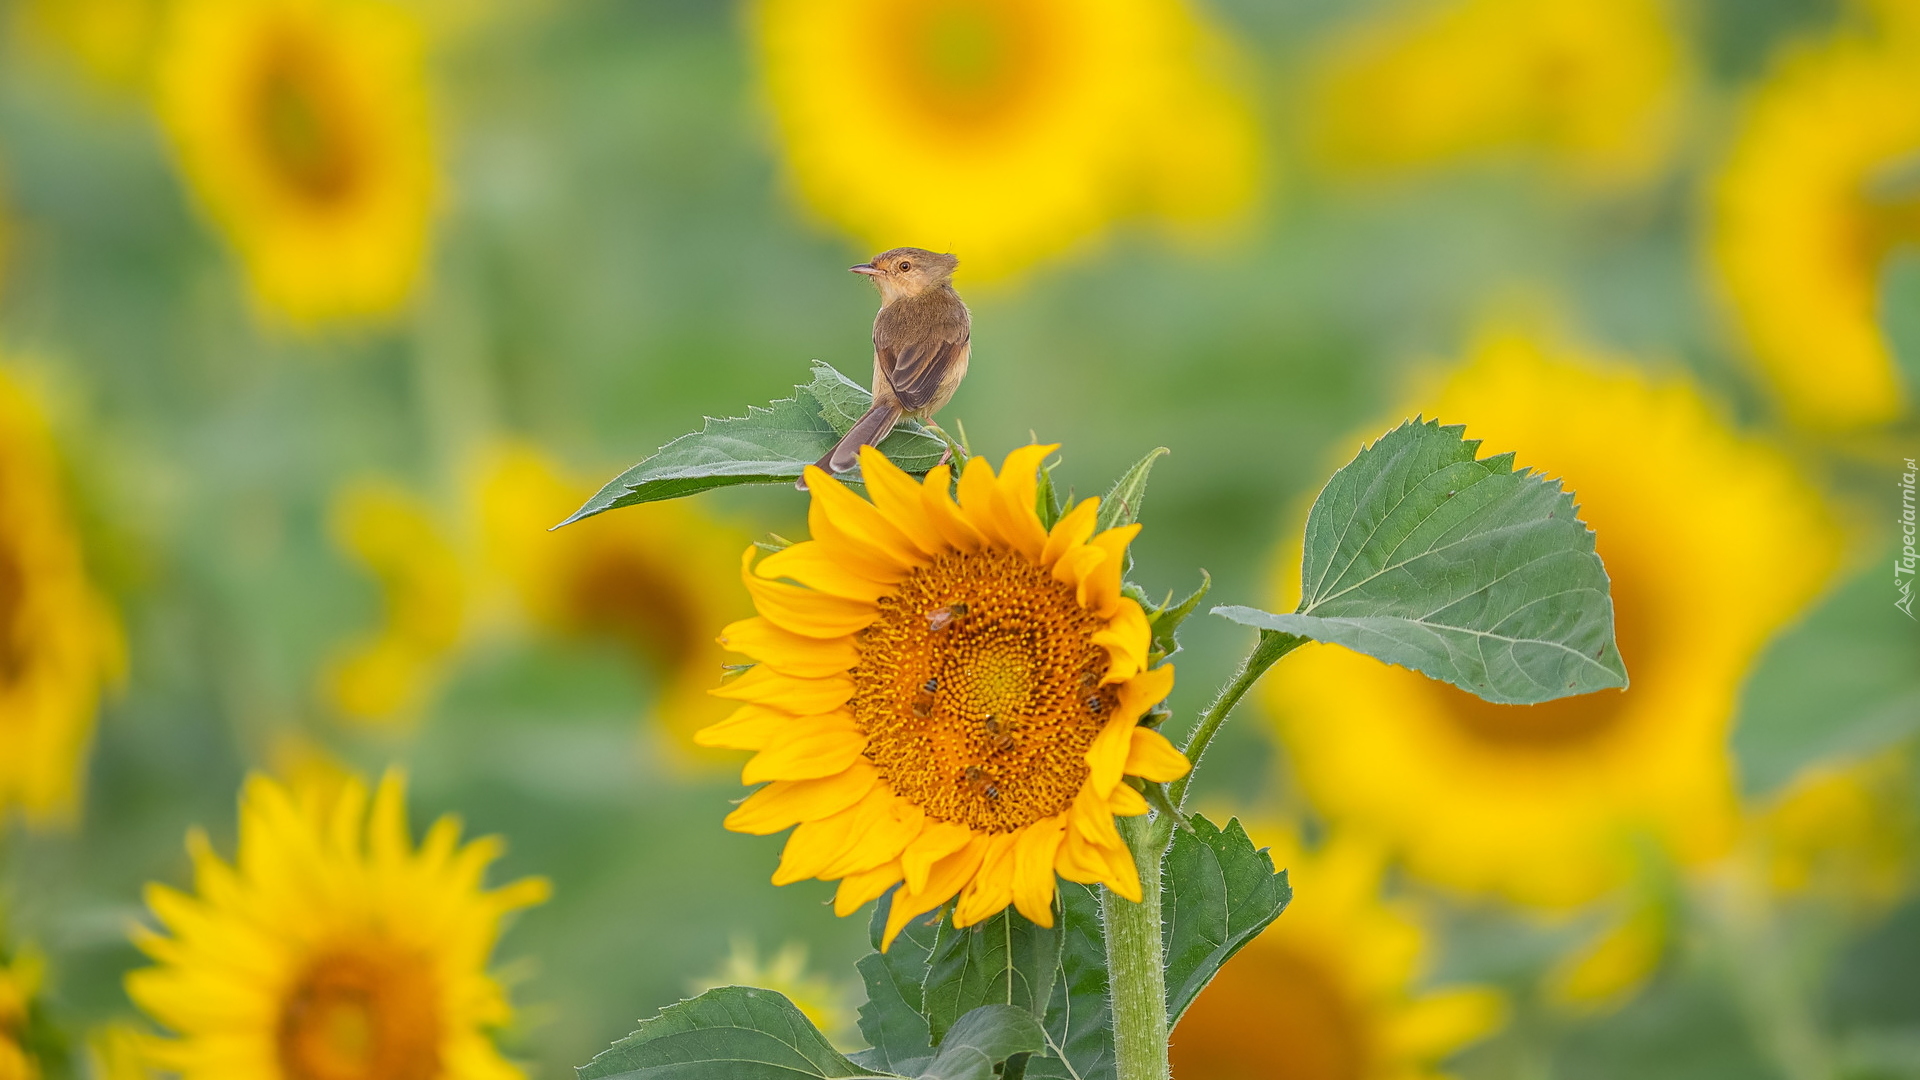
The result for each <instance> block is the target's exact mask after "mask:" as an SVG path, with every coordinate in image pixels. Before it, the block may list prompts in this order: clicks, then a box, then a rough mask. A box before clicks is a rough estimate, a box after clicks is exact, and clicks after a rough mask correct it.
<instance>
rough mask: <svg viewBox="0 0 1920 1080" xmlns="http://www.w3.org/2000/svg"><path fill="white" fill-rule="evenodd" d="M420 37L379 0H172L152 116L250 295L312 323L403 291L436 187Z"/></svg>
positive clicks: (359, 312) (398, 297) (381, 303)
mask: <svg viewBox="0 0 1920 1080" xmlns="http://www.w3.org/2000/svg"><path fill="white" fill-rule="evenodd" d="M424 49H425V46H424V43H423V41H422V35H421V33H420V30H419V27H418V26H417V25H416V22H415V20H414V19H413V18H412V17H411V16H410V15H409V14H407V13H406V11H405V10H403V9H402V8H399V7H396V6H393V5H392V4H389V3H385V2H382V0H178V3H177V4H176V5H175V7H174V11H173V15H172V19H171V27H170V32H169V33H168V35H167V40H166V43H165V46H164V48H163V50H162V54H161V56H160V58H159V61H158V76H157V81H158V90H157V100H158V109H159V113H160V118H161V120H162V121H163V122H164V124H165V126H166V129H167V131H168V133H169V135H171V137H172V141H173V145H174V151H175V155H176V157H177V159H178V160H179V163H180V167H181V170H182V171H183V172H184V174H185V176H186V179H187V182H188V185H189V187H191V188H192V190H193V193H194V195H195V196H196V197H197V198H198V200H199V202H200V204H201V205H202V207H203V208H204V209H205V211H206V212H207V214H208V216H209V217H211V218H212V219H213V220H214V222H215V223H217V224H218V225H219V227H220V229H221V231H222V232H224V233H225V234H226V236H227V239H228V240H229V241H230V242H231V243H232V245H233V247H234V248H235V250H236V251H238V253H239V255H240V259H241V261H242V262H243V263H244V264H245V266H246V270H247V277H248V280H249V282H250V284H251V286H252V290H253V294H254V297H255V298H256V300H257V301H258V302H259V303H260V305H261V306H262V307H264V308H266V309H268V310H270V311H273V312H275V313H278V314H279V315H282V316H284V317H286V318H287V319H289V320H291V321H293V322H294V323H297V324H312V323H316V322H320V321H323V320H328V319H354V318H368V317H377V316H381V315H386V314H390V313H392V312H393V311H395V310H396V309H398V308H399V307H401V306H402V305H403V304H404V303H405V302H406V300H407V298H408V296H409V295H410V294H411V293H412V291H413V289H414V286H415V284H416V282H417V280H418V278H419V277H420V274H421V268H422V265H423V263H424V261H425V257H426V250H427V234H428V230H429V226H430V224H431V222H430V219H431V217H432V214H433V208H434V202H435V198H436V186H437V184H436V179H435V174H434V164H433V147H432V132H431V126H430V124H429V118H428V102H427V85H426V84H427V73H426V58H425V55H424Z"/></svg>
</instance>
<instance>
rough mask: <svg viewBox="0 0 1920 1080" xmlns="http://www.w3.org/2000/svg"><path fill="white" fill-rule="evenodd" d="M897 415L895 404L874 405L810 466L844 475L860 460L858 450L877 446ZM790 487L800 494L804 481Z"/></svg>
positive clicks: (896, 420)
mask: <svg viewBox="0 0 1920 1080" xmlns="http://www.w3.org/2000/svg"><path fill="white" fill-rule="evenodd" d="M901 415H902V413H901V410H900V406H898V405H883V404H876V405H874V407H873V408H871V409H868V410H867V414H866V415H865V416H862V417H861V418H860V419H858V420H855V421H854V422H853V427H851V428H849V429H847V433H846V434H845V435H842V436H840V441H839V442H837V443H834V444H833V449H831V450H829V451H827V452H826V454H825V455H824V456H823V457H821V459H820V460H819V461H817V462H815V463H814V464H816V465H818V466H819V467H820V468H821V469H824V470H826V471H827V472H829V473H843V472H846V471H847V470H848V469H851V468H853V466H854V465H855V464H856V463H857V462H858V461H859V460H860V448H861V447H863V446H878V445H880V441H881V440H882V439H885V438H886V437H887V436H888V435H889V434H891V433H892V431H893V425H895V424H897V423H899V422H900V417H901ZM794 486H795V487H797V488H799V489H800V490H801V491H805V490H807V478H806V477H804V476H803V477H801V478H800V479H799V480H798V481H797V482H795V484H794Z"/></svg>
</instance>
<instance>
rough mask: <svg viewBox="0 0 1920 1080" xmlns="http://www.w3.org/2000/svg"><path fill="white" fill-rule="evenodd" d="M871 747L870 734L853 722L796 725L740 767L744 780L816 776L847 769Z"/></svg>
mask: <svg viewBox="0 0 1920 1080" xmlns="http://www.w3.org/2000/svg"><path fill="white" fill-rule="evenodd" d="M866 748H867V737H866V736H865V735H862V734H861V733H860V730H859V729H858V728H856V727H854V726H853V725H852V724H851V723H831V724H817V725H806V726H802V725H797V724H796V725H794V727H793V728H790V729H788V732H783V733H782V735H781V737H780V738H778V739H776V740H775V741H773V742H771V743H769V744H767V748H766V749H764V750H762V751H760V752H759V753H757V754H755V755H753V757H752V758H751V759H750V760H748V762H747V764H746V767H745V768H743V769H741V770H740V782H741V783H743V784H758V783H761V782H762V781H766V780H815V779H818V778H820V777H823V776H833V775H835V774H837V773H842V772H845V771H846V770H847V767H848V766H850V765H852V764H853V763H854V762H855V761H857V760H859V758H860V751H862V750H865V749H866Z"/></svg>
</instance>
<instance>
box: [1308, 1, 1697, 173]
mask: <svg viewBox="0 0 1920 1080" xmlns="http://www.w3.org/2000/svg"><path fill="white" fill-rule="evenodd" d="M1327 56H1328V59H1327V61H1326V63H1325V65H1324V67H1323V70H1322V71H1321V73H1320V75H1319V79H1318V85H1317V87H1316V91H1315V109H1314V113H1315V115H1314V124H1315V131H1314V140H1315V144H1316V148H1317V152H1318V154H1319V156H1320V158H1321V159H1322V160H1323V161H1324V162H1325V163H1326V164H1328V165H1329V166H1331V167H1333V168H1335V169H1338V170H1341V171H1346V172H1352V173H1375V174H1380V173H1394V172H1403V171H1410V170H1421V169H1429V168H1434V167H1436V166H1441V165H1445V164H1448V163H1450V162H1454V161H1458V160H1462V159H1469V158H1482V157H1493V156H1502V155H1530V156H1535V157H1538V158H1540V159H1543V160H1545V161H1547V162H1549V163H1551V164H1552V165H1554V166H1555V167H1557V168H1558V169H1559V170H1560V171H1562V172H1564V173H1566V174H1567V175H1568V176H1569V177H1571V178H1573V179H1576V180H1578V181H1581V182H1584V183H1589V184H1595V185H1600V186H1605V185H1610V184H1620V183H1631V182H1633V181H1637V180H1641V179H1644V178H1646V177H1648V176H1650V175H1651V174H1652V173H1653V172H1654V171H1655V170H1656V169H1658V168H1659V166H1660V165H1661V164H1662V163H1663V162H1664V161H1665V160H1666V157H1667V153H1668V151H1669V150H1670V149H1671V148H1672V146H1673V144H1674V141H1675V135H1676V134H1677V120H1678V114H1679V111H1680V104H1681V100H1682V97H1683V90H1684V87H1685V85H1686V83H1687V81H1688V76H1687V70H1686V64H1685V61H1684V53H1683V50H1682V48H1681V44H1680V41H1679V37H1678V35H1677V34H1676V32H1675V30H1674V26H1673V18H1672V14H1671V12H1669V11H1668V9H1667V5H1666V3H1665V2H1664V0H1554V2H1552V3H1539V2H1537V0H1441V2H1439V3H1429V2H1425V0H1416V2H1414V3H1411V4H1405V3H1403V4H1400V5H1398V6H1397V7H1394V8H1390V9H1389V10H1387V11H1385V12H1384V13H1382V14H1381V15H1378V16H1375V17H1373V18H1371V19H1368V20H1365V21H1362V22H1361V23H1360V24H1358V25H1357V26H1355V27H1353V28H1352V29H1351V30H1350V31H1348V32H1347V33H1346V34H1345V35H1344V37H1343V38H1342V39H1340V40H1338V41H1336V42H1335V43H1334V44H1333V45H1332V46H1331V47H1330V48H1329V50H1328V52H1327Z"/></svg>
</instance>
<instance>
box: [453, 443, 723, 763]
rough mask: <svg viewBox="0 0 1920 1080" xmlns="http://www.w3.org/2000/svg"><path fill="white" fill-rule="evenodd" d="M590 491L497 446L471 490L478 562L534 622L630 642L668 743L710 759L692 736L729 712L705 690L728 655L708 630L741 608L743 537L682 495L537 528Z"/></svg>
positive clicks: (525, 453)
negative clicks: (651, 684) (481, 551)
mask: <svg viewBox="0 0 1920 1080" xmlns="http://www.w3.org/2000/svg"><path fill="white" fill-rule="evenodd" d="M592 490H593V489H592V487H591V486H590V485H586V484H581V483H577V482H575V481H574V480H573V479H572V478H569V477H566V476H564V475H562V474H561V473H560V472H559V471H558V470H557V469H556V468H555V467H554V465H553V464H552V462H550V461H549V460H547V459H546V458H544V457H542V456H541V455H540V454H539V453H538V452H536V451H534V450H532V449H529V448H527V447H511V448H507V449H505V450H503V451H501V452H500V453H499V454H498V455H497V457H496V459H495V462H494V463H493V464H492V465H491V467H489V468H488V470H487V471H486V474H485V476H484V478H483V479H482V481H481V484H480V492H479V495H478V503H479V507H480V517H481V532H482V534H483V542H484V545H485V548H486V553H487V559H488V562H489V563H490V565H491V566H492V567H493V569H494V570H495V571H496V572H498V573H499V574H500V576H501V577H503V578H504V579H505V580H506V581H507V582H508V583H509V585H510V586H511V587H512V589H513V592H514V594H515V596H516V597H517V599H518V602H519V604H520V606H521V607H522V608H524V610H525V611H526V612H527V613H528V614H529V615H530V616H531V617H532V618H533V619H534V620H535V621H536V622H538V623H539V624H540V625H542V626H544V627H546V628H548V629H549V630H552V631H554V632H556V633H560V634H564V635H568V636H572V637H577V638H600V639H612V640H615V641H617V642H618V643H619V644H621V645H622V646H624V647H625V648H627V649H628V650H630V651H631V652H632V654H633V655H634V656H635V658H636V659H638V660H639V661H640V662H641V663H642V664H643V665H645V666H646V667H647V668H648V669H649V670H651V671H652V672H653V674H654V677H655V681H656V686H657V690H656V693H655V697H654V704H653V709H654V713H655V715H656V716H657V717H658V718H659V720H660V723H661V724H662V726H663V727H664V728H665V729H666V731H667V732H668V733H669V734H670V735H671V736H672V738H671V740H670V741H669V742H668V743H667V747H668V748H669V749H670V750H672V751H674V752H676V753H692V754H696V755H697V759H698V760H702V761H717V760H718V755H714V754H710V753H707V752H705V751H702V750H699V749H698V748H697V747H696V746H695V744H694V741H693V733H694V732H696V731H698V730H700V729H701V728H703V727H706V726H707V725H709V724H711V723H713V722H714V721H716V720H719V719H721V718H722V717H724V716H725V715H726V712H727V706H726V705H725V703H723V702H719V701H716V700H714V698H713V697H712V696H710V695H709V694H708V693H707V691H708V689H709V688H711V687H712V686H713V681H714V679H715V678H717V677H718V676H719V674H720V672H721V670H722V668H723V667H724V666H725V664H726V663H727V656H726V653H725V651H723V650H722V649H721V648H720V646H719V645H718V644H717V643H715V642H714V640H713V636H712V635H713V627H715V626H719V625H723V624H725V623H727V622H730V621H732V620H734V619H737V618H740V617H741V616H742V615H745V614H746V613H747V612H748V611H749V610H750V609H749V608H748V605H747V604H746V603H745V602H744V601H743V600H742V599H741V598H740V595H739V590H738V588H737V587H736V585H735V582H736V581H737V580H738V574H739V570H738V568H737V567H736V566H735V565H734V559H733V555H732V553H733V552H734V551H737V550H739V548H740V546H741V545H742V544H744V543H746V536H745V535H744V534H742V533H740V532H738V531H736V530H734V529H731V528H728V527H726V526H724V525H721V524H720V523H719V522H716V521H714V520H712V519H710V518H708V517H706V516H705V515H703V514H701V513H700V512H699V511H698V510H695V509H694V508H692V507H691V506H690V505H688V504H687V503H685V502H658V503H647V504H644V505H641V506H633V507H628V508H626V509H623V510H621V511H620V512H619V513H617V514H605V515H602V516H600V517H596V518H590V519H588V520H586V521H582V522H578V523H576V524H573V525H569V526H567V527H566V528H564V529H561V530H560V531H558V532H548V531H547V530H548V529H549V528H551V527H552V526H553V524H554V523H555V522H557V521H561V520H564V519H565V518H566V517H567V515H569V514H571V513H572V512H573V511H574V509H575V508H577V507H578V506H579V505H580V504H581V502H583V501H584V500H585V499H586V497H587V496H588V495H589V494H591V492H592Z"/></svg>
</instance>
